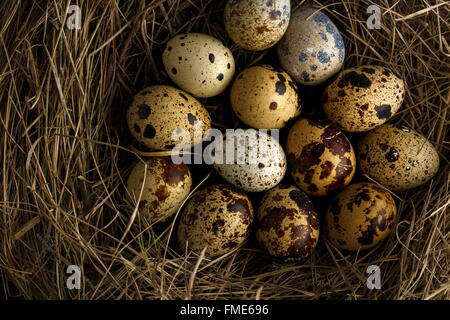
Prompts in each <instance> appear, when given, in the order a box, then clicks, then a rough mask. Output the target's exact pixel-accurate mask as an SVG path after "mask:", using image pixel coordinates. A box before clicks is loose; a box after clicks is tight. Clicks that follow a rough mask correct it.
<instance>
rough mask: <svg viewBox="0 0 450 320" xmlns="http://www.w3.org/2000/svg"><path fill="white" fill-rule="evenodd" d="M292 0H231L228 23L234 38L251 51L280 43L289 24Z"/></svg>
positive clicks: (226, 26)
mask: <svg viewBox="0 0 450 320" xmlns="http://www.w3.org/2000/svg"><path fill="white" fill-rule="evenodd" d="M290 14H291V4H290V1H289V0H267V1H254V0H240V1H236V0H228V2H227V4H226V6H225V14H224V24H225V29H226V30H227V32H228V35H229V36H230V38H231V39H233V41H234V42H235V43H236V44H237V45H238V46H240V47H241V48H244V49H247V50H265V49H268V48H270V47H271V46H273V45H274V44H275V43H277V42H278V41H279V40H280V39H281V37H282V36H283V34H284V33H285V32H286V29H287V27H288V24H289V17H290Z"/></svg>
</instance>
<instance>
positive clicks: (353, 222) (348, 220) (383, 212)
mask: <svg viewBox="0 0 450 320" xmlns="http://www.w3.org/2000/svg"><path fill="white" fill-rule="evenodd" d="M396 214H397V207H396V206H395V202H394V199H393V198H392V196H391V195H390V194H389V192H388V191H386V190H385V189H383V188H381V187H380V186H377V185H376V184H374V183H369V182H360V183H355V184H351V185H349V186H348V187H347V188H345V189H344V190H343V191H342V192H341V193H340V194H339V195H338V196H337V197H336V198H334V199H333V201H332V202H331V204H330V206H329V207H328V210H327V212H326V214H325V224H324V232H325V234H326V236H327V237H328V239H329V240H330V241H331V242H332V243H333V244H334V245H335V246H336V247H337V248H340V249H345V250H349V251H357V250H359V249H361V250H364V249H369V248H372V247H374V246H376V245H377V244H378V243H380V242H381V241H383V240H384V239H386V237H387V236H388V235H389V233H390V232H391V230H392V229H393V227H394V222H395V216H396Z"/></svg>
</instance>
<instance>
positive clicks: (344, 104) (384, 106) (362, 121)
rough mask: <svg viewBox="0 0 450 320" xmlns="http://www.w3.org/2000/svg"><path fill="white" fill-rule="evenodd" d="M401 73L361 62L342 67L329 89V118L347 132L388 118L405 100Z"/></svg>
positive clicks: (326, 98) (325, 106) (325, 100)
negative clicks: (356, 64) (354, 65)
mask: <svg viewBox="0 0 450 320" xmlns="http://www.w3.org/2000/svg"><path fill="white" fill-rule="evenodd" d="M404 96H405V85H404V82H403V80H402V79H401V77H400V76H399V75H398V74H397V73H395V72H393V71H392V70H390V69H389V68H385V67H381V66H359V67H355V68H349V69H346V70H344V71H342V72H341V73H340V74H339V75H338V76H337V78H336V79H335V80H334V81H333V82H332V83H331V84H330V85H329V86H328V87H327V88H326V89H325V92H324V96H323V109H324V111H325V114H326V116H327V118H328V119H329V120H330V121H331V122H332V123H334V124H335V125H336V126H338V127H339V128H341V129H342V130H344V131H347V132H364V131H368V130H371V129H374V128H376V127H377V126H380V125H382V124H383V123H385V122H386V121H388V120H389V119H390V118H392V116H393V115H394V114H395V113H396V112H397V110H398V109H399V108H400V106H401V105H402V103H403V99H404Z"/></svg>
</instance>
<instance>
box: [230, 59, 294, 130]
mask: <svg viewBox="0 0 450 320" xmlns="http://www.w3.org/2000/svg"><path fill="white" fill-rule="evenodd" d="M230 99H231V106H232V108H233V110H234V112H235V113H236V115H237V116H238V117H239V119H240V120H241V121H242V122H244V123H245V124H247V125H248V126H250V127H253V128H258V129H280V128H282V127H284V126H285V125H286V123H287V122H288V121H290V120H292V119H294V118H296V117H297V116H298V115H299V114H300V111H301V101H300V99H299V95H298V89H297V85H296V84H295V83H294V82H293V81H292V79H291V77H290V76H289V75H288V74H287V73H286V72H284V71H283V70H277V69H274V68H272V67H271V66H269V65H261V66H255V67H250V68H247V69H245V70H244V71H242V72H241V73H240V74H239V75H238V76H237V78H236V79H235V80H234V82H233V85H232V87H231V94H230Z"/></svg>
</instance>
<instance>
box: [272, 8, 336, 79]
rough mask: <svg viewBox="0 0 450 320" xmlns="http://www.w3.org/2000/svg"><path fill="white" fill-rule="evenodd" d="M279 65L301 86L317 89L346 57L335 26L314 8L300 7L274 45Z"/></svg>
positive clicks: (334, 72) (333, 73)
mask: <svg viewBox="0 0 450 320" xmlns="http://www.w3.org/2000/svg"><path fill="white" fill-rule="evenodd" d="M277 52H278V57H279V60H280V64H281V66H282V68H283V69H284V70H286V71H287V72H288V73H289V74H290V75H291V77H292V78H293V79H294V80H295V81H297V82H299V83H301V84H304V85H317V84H320V83H323V82H324V81H325V80H327V79H328V78H330V77H331V76H333V75H335V74H336V73H337V72H338V71H339V69H340V68H341V67H342V64H343V62H344V57H345V46H344V40H343V39H342V36H341V33H340V32H339V30H338V29H337V27H336V26H335V25H334V23H333V22H332V21H331V20H330V19H329V18H328V17H327V16H326V15H325V14H324V13H322V12H319V11H318V10H317V9H315V8H309V7H300V8H298V9H297V10H295V11H294V12H293V13H292V16H291V19H290V23H289V27H288V29H287V31H286V33H285V34H284V36H283V38H282V39H281V40H280V42H279V43H278V45H277Z"/></svg>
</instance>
